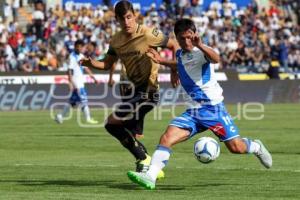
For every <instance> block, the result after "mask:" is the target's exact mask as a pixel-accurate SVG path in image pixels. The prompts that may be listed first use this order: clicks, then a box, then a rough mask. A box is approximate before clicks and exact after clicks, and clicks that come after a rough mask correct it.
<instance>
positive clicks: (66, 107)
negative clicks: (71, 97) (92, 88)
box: [61, 105, 70, 118]
mask: <svg viewBox="0 0 300 200" xmlns="http://www.w3.org/2000/svg"><path fill="white" fill-rule="evenodd" d="M69 112H70V106H69V105H65V106H64V108H63V110H62V113H61V115H62V117H63V118H65V117H66V116H67V114H68V113H69Z"/></svg>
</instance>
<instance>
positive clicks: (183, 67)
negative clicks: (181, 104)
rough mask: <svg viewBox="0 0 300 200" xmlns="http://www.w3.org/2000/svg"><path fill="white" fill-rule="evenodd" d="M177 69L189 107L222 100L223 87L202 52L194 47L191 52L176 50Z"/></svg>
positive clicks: (216, 102)
mask: <svg viewBox="0 0 300 200" xmlns="http://www.w3.org/2000/svg"><path fill="white" fill-rule="evenodd" d="M176 59H177V70H178V74H179V78H180V82H181V86H182V88H183V89H184V91H185V92H186V93H187V94H188V96H189V101H188V102H187V103H188V104H189V107H191V108H199V107H202V106H203V105H216V104H219V103H221V102H222V101H223V99H224V97H223V95H222V93H223V89H222V88H221V87H220V85H219V83H218V82H217V79H216V77H215V72H214V69H213V68H212V67H211V66H210V62H209V60H208V59H207V58H206V57H205V55H204V53H203V52H202V51H201V50H200V49H198V48H197V47H194V49H193V50H192V51H191V52H184V51H183V50H182V49H179V50H178V51H177V52H176Z"/></svg>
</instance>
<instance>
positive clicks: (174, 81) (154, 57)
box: [146, 48, 179, 88]
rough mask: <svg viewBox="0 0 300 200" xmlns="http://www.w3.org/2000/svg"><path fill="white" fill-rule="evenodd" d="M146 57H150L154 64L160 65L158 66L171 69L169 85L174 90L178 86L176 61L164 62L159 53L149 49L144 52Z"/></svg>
mask: <svg viewBox="0 0 300 200" xmlns="http://www.w3.org/2000/svg"><path fill="white" fill-rule="evenodd" d="M146 55H147V56H148V57H150V58H151V59H152V60H153V61H154V62H156V63H158V64H160V65H165V66H167V67H170V69H171V74H170V75H171V84H172V86H173V87H174V88H175V87H177V86H178V85H179V77H178V74H177V68H176V64H177V62H176V60H166V59H164V58H162V57H161V56H160V55H159V53H158V52H157V51H156V50H154V49H152V48H149V49H148V50H147V52H146Z"/></svg>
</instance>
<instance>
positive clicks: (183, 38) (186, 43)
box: [176, 29, 194, 51]
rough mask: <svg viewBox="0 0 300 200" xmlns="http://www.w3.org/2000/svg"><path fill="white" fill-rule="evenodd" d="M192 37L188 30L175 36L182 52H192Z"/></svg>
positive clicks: (191, 32)
mask: <svg viewBox="0 0 300 200" xmlns="http://www.w3.org/2000/svg"><path fill="white" fill-rule="evenodd" d="M193 35H194V32H193V31H192V30H190V29H189V30H187V31H183V32H180V33H178V34H177V36H176V39H177V41H178V43H179V45H180V47H181V48H182V49H183V50H184V51H192V49H193V47H194V46H193V43H192V38H193Z"/></svg>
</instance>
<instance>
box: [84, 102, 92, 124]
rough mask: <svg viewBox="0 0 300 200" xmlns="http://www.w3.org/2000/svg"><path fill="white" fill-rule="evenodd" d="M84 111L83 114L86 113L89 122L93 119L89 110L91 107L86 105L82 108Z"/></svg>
mask: <svg viewBox="0 0 300 200" xmlns="http://www.w3.org/2000/svg"><path fill="white" fill-rule="evenodd" d="M82 111H83V113H84V116H85V119H86V120H87V121H89V120H90V119H91V114H90V109H89V107H88V106H87V105H84V106H83V107H82Z"/></svg>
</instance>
